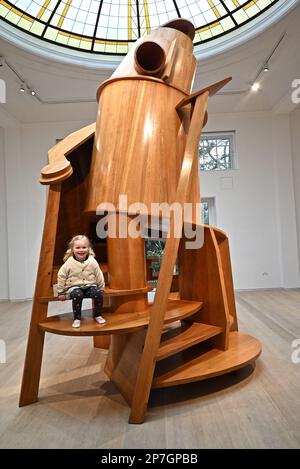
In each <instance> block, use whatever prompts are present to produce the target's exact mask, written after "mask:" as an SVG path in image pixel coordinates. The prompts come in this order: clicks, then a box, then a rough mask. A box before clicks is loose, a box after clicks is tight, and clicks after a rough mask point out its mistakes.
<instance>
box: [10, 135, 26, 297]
mask: <svg viewBox="0 0 300 469" xmlns="http://www.w3.org/2000/svg"><path fill="white" fill-rule="evenodd" d="M5 178H6V201H7V239H8V265H9V269H8V281H9V298H10V299H11V300H21V299H25V298H26V281H27V271H26V257H27V249H26V246H27V242H26V232H25V208H26V207H25V201H24V175H23V165H22V155H21V136H20V129H19V127H18V128H14V129H5Z"/></svg>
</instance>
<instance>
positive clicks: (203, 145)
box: [199, 132, 235, 171]
mask: <svg viewBox="0 0 300 469" xmlns="http://www.w3.org/2000/svg"><path fill="white" fill-rule="evenodd" d="M234 136H235V134H234V132H222V133H219V132H218V133H216V132H211V133H204V134H202V137H201V139H200V143H199V160H200V169H201V171H212V170H227V169H233V168H234V143H235V141H234Z"/></svg>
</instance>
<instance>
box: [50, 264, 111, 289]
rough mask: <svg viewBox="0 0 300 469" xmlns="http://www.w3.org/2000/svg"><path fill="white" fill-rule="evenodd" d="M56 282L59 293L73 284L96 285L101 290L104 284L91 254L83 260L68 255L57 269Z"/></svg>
mask: <svg viewBox="0 0 300 469" xmlns="http://www.w3.org/2000/svg"><path fill="white" fill-rule="evenodd" d="M57 282H58V283H57V292H58V294H59V295H60V294H62V293H66V292H67V291H68V290H69V289H70V288H73V287H75V286H86V285H97V287H99V288H100V289H101V290H104V286H105V282H104V277H103V273H102V271H101V269H100V267H99V264H98V262H97V261H96V259H95V258H94V257H93V256H89V257H88V258H87V259H86V260H85V261H83V262H80V261H77V260H76V259H75V258H74V257H73V256H72V257H69V259H67V260H66V262H65V263H64V264H63V265H62V266H61V268H60V269H59V271H58V274H57Z"/></svg>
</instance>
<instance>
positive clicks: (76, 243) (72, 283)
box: [57, 235, 105, 327]
mask: <svg viewBox="0 0 300 469" xmlns="http://www.w3.org/2000/svg"><path fill="white" fill-rule="evenodd" d="M63 260H64V264H63V265H62V267H61V268H60V269H59V272H58V277H57V278H58V284H57V292H58V298H59V299H60V300H61V301H65V300H67V299H69V298H71V299H72V306H73V314H74V322H73V324H72V327H80V320H81V305H82V300H83V298H93V300H94V309H93V315H94V319H95V321H96V322H97V323H98V324H104V323H105V319H104V318H103V317H102V305H103V290H104V286H105V283H104V277H103V273H102V271H101V269H100V267H99V265H98V262H97V261H96V259H95V253H94V251H93V250H92V247H91V243H90V241H89V239H88V238H87V237H86V236H84V235H78V236H74V237H73V238H72V239H71V241H70V243H69V249H68V250H67V251H66V253H65V255H64V259H63Z"/></svg>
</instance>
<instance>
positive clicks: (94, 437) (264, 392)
mask: <svg viewBox="0 0 300 469" xmlns="http://www.w3.org/2000/svg"><path fill="white" fill-rule="evenodd" d="M236 300H237V309H238V318H239V327H240V330H241V331H243V332H247V333H249V334H253V335H254V336H255V337H257V338H258V339H259V340H260V341H261V342H262V344H263V353H262V355H261V357H260V358H259V359H258V361H257V365H256V368H255V369H254V370H252V368H251V367H249V366H248V367H247V368H246V369H244V370H241V371H239V372H236V373H234V374H231V375H228V376H223V377H219V378H214V379H211V380H209V381H206V382H199V383H192V384H189V385H183V386H178V387H174V388H170V389H158V390H154V391H152V394H151V398H150V407H149V409H148V413H147V416H146V420H145V423H144V424H142V425H129V424H128V423H127V421H128V416H129V408H128V406H127V404H126V403H125V401H124V400H123V398H122V397H121V396H120V394H119V393H118V391H117V390H116V388H115V387H114V386H113V384H111V383H110V382H109V381H108V380H107V378H106V375H105V374H104V372H103V366H104V362H105V357H106V353H107V352H106V351H104V350H103V351H102V350H99V349H93V347H92V338H88V337H78V338H74V337H65V336H58V335H53V334H46V344H45V355H44V356H45V359H44V363H43V369H42V380H41V388H40V400H39V402H38V403H36V404H34V405H31V406H27V407H23V408H21V409H19V408H18V397H19V390H20V382H21V374H22V366H23V361H24V354H25V345H26V338H27V330H28V322H29V317H30V308H31V302H22V303H9V302H1V303H0V339H3V340H5V342H6V347H7V363H6V364H0V383H1V385H0V386H1V387H0V448H111V449H114V448H120V449H126V448H166V449H167V448H177V449H179V448H300V363H299V364H294V363H292V360H291V354H292V351H293V349H292V346H291V344H292V341H293V340H294V339H300V289H297V290H282V289H279V290H259V291H243V292H238V293H237V294H236ZM86 306H87V307H88V303H86ZM67 308H70V304H66V303H65V304H63V303H58V304H57V303H55V304H51V311H52V312H53V314H54V313H55V314H57V313H58V312H65V311H67Z"/></svg>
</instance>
